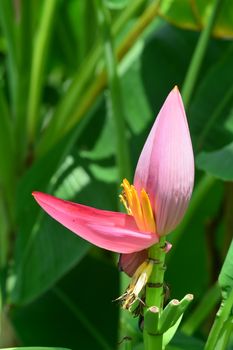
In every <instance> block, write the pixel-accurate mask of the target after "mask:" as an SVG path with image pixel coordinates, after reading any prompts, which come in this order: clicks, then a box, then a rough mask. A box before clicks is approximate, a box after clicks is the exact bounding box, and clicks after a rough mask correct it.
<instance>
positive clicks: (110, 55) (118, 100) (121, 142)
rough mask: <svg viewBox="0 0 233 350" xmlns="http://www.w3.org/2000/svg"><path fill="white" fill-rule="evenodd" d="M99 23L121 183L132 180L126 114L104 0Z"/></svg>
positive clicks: (99, 1)
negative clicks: (125, 179) (125, 178)
mask: <svg viewBox="0 0 233 350" xmlns="http://www.w3.org/2000/svg"><path fill="white" fill-rule="evenodd" d="M96 8H97V13H98V21H99V25H100V27H101V31H102V36H103V42H104V53H105V63H106V70H107V75H108V82H109V87H110V95H111V103H112V114H113V119H114V122H115V130H116V157H117V165H118V171H119V181H122V179H123V178H124V177H127V178H130V165H129V164H130V156H129V148H128V144H127V139H126V125H125V112H124V108H123V99H122V94H121V87H120V80H119V74H118V70H117V60H116V56H115V52H114V48H113V40H112V35H111V29H110V28H111V25H110V14H109V12H108V10H107V8H106V7H105V5H104V1H103V0H96Z"/></svg>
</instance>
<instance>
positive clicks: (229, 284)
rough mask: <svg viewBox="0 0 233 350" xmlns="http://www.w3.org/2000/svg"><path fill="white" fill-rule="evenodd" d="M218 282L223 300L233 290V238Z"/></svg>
mask: <svg viewBox="0 0 233 350" xmlns="http://www.w3.org/2000/svg"><path fill="white" fill-rule="evenodd" d="M218 282H219V285H220V287H221V289H222V297H223V300H226V299H227V297H228V295H229V294H230V292H231V291H232V290H233V240H232V242H231V245H230V247H229V250H228V253H227V256H226V259H225V261H224V263H223V266H222V269H221V272H220V274H219V278H218Z"/></svg>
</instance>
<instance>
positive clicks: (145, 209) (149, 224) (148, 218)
mask: <svg viewBox="0 0 233 350" xmlns="http://www.w3.org/2000/svg"><path fill="white" fill-rule="evenodd" d="M141 206H142V213H143V218H144V224H145V229H146V231H148V232H155V219H154V215H153V211H152V208H151V204H150V199H149V197H148V194H147V193H146V191H145V190H144V189H143V190H141Z"/></svg>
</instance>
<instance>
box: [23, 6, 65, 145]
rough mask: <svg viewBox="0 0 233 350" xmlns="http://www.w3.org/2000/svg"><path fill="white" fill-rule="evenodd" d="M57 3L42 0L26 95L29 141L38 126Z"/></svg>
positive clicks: (32, 138)
mask: <svg viewBox="0 0 233 350" xmlns="http://www.w3.org/2000/svg"><path fill="white" fill-rule="evenodd" d="M57 4H58V1H57V0H45V1H44V4H43V10H42V14H41V22H40V27H39V29H38V33H37V37H36V40H35V47H34V51H33V56H32V69H31V79H30V88H29V97H28V133H29V138H30V140H31V141H32V140H34V138H35V134H36V129H37V126H38V119H39V115H40V111H39V103H40V98H41V90H42V83H43V74H44V67H45V62H46V57H47V52H48V48H49V40H50V37H51V32H52V24H53V21H54V17H55V16H54V14H55V10H56V6H57Z"/></svg>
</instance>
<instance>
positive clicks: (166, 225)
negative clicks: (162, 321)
mask: <svg viewBox="0 0 233 350" xmlns="http://www.w3.org/2000/svg"><path fill="white" fill-rule="evenodd" d="M193 183H194V158H193V150H192V144H191V139H190V134H189V128H188V123H187V119H186V115H185V110H184V106H183V102H182V99H181V96H180V93H179V90H178V88H177V87H175V88H174V89H173V90H172V91H171V92H170V94H169V95H168V97H167V99H166V101H165V103H164V105H163V106H162V108H161V110H160V112H159V114H158V116H157V118H156V120H155V123H154V125H153V127H152V129H151V131H150V134H149V136H148V138H147V140H146V143H145V145H144V147H143V150H142V152H141V155H140V157H139V160H138V164H137V167H136V171H135V174H134V181H133V185H131V184H130V183H129V182H128V180H127V179H124V180H123V182H122V188H123V190H122V194H121V195H120V200H121V202H122V203H123V205H124V207H125V209H126V212H127V213H126V214H124V213H120V212H112V211H106V210H99V209H95V208H92V207H88V206H84V205H81V204H77V203H73V202H69V201H65V200H62V199H59V198H56V197H54V196H51V195H49V194H45V193H41V192H33V195H34V197H35V199H36V201H37V202H38V204H39V205H40V206H41V207H42V208H43V209H44V210H45V211H46V212H47V213H48V214H49V215H50V216H51V217H52V218H54V219H55V220H57V221H58V222H60V223H61V224H63V225H64V226H65V227H67V228H68V229H70V230H71V231H73V232H74V233H76V234H77V235H79V236H80V237H82V238H84V239H86V240H88V241H89V242H91V243H93V244H95V245H96V246H98V247H101V248H104V249H107V250H110V251H113V252H117V253H120V254H121V256H120V261H119V264H120V267H121V269H122V270H124V271H125V272H126V273H127V274H128V275H129V276H132V281H131V283H130V285H129V287H128V288H127V290H126V292H125V293H124V294H123V295H122V296H121V297H120V298H119V299H120V300H121V301H122V306H123V308H126V309H131V307H132V306H133V305H134V303H135V302H136V301H138V300H139V301H141V302H142V303H143V304H144V305H145V306H149V307H151V306H154V307H157V308H161V307H162V302H161V300H160V301H157V304H158V305H146V302H144V301H143V300H141V298H140V294H141V292H142V290H143V289H144V287H145V285H146V284H147V283H148V280H150V276H151V275H153V269H154V266H156V265H159V264H162V265H163V259H161V254H162V255H165V253H166V252H167V251H168V250H169V249H170V248H171V245H170V244H169V243H168V242H166V240H165V236H166V235H167V234H169V233H170V232H171V231H172V230H174V229H175V228H176V227H177V225H178V224H179V223H180V221H181V220H182V218H183V216H184V214H185V211H186V209H187V206H188V204H189V200H190V197H191V194H192V190H193ZM150 247H159V248H158V249H155V250H153V248H150ZM153 251H154V252H157V253H155V254H154V256H153ZM158 252H159V253H158ZM161 267H163V266H160V268H161ZM160 270H161V269H160ZM159 274H160V273H159V272H158V273H157V275H159ZM150 285H151V286H152V287H154V288H155V289H156V288H160V289H161V288H162V283H161V281H158V282H157V283H152V282H150ZM160 292H161V290H160ZM155 294H156V293H155ZM157 294H158V293H157ZM149 304H150V303H149ZM153 310H154V309H153ZM159 312H160V311H159Z"/></svg>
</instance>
